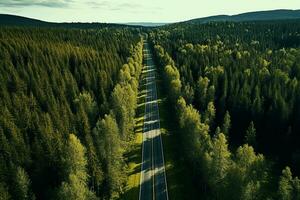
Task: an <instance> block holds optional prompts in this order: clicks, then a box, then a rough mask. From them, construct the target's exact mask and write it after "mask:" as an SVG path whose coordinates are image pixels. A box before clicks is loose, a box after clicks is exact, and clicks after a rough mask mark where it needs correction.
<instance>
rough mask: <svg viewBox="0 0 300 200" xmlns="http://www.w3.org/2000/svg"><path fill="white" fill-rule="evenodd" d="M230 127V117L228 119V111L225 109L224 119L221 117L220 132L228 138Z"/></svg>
mask: <svg viewBox="0 0 300 200" xmlns="http://www.w3.org/2000/svg"><path fill="white" fill-rule="evenodd" d="M230 127H231V119H230V114H229V112H228V111H226V113H225V116H224V119H223V125H222V132H223V133H224V135H225V136H226V137H227V138H229V130H230Z"/></svg>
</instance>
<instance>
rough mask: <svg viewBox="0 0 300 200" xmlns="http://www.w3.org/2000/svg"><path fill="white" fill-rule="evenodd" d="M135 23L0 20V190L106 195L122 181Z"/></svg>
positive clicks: (136, 59) (129, 132)
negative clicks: (71, 25)
mask: <svg viewBox="0 0 300 200" xmlns="http://www.w3.org/2000/svg"><path fill="white" fill-rule="evenodd" d="M142 44H143V43H142V40H141V36H140V30H139V29H135V28H131V29H128V28H119V27H109V28H107V27H106V28H102V29H87V30H81V29H51V28H25V27H23V28H17V27H10V28H9V27H1V28H0V57H1V58H0V160H1V162H0V194H1V198H0V199H20V200H21V199H22V200H26V199H64V200H65V199H74V200H75V199H77V200H80V199H82V200H83V199H115V198H118V196H119V195H120V194H121V193H122V188H123V187H124V184H125V183H126V178H127V174H126V173H124V169H125V168H126V167H127V166H126V163H125V158H124V152H126V151H127V150H128V149H130V148H131V142H132V138H133V137H134V135H133V126H134V121H133V119H134V116H135V107H136V101H137V90H138V81H139V75H140V73H141V68H142V48H143V46H142Z"/></svg>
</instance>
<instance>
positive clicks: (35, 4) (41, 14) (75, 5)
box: [0, 0, 300, 23]
mask: <svg viewBox="0 0 300 200" xmlns="http://www.w3.org/2000/svg"><path fill="white" fill-rule="evenodd" d="M274 9H300V0H0V13H2V14H14V15H20V16H26V17H30V18H35V19H40V20H44V21H50V22H107V23H125V22H178V21H184V20H189V19H194V18H199V17H206V16H212V15H220V14H229V15H233V14H239V13H244V12H249V11H261V10H274Z"/></svg>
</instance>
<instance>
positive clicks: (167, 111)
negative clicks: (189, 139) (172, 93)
mask: <svg viewBox="0 0 300 200" xmlns="http://www.w3.org/2000/svg"><path fill="white" fill-rule="evenodd" d="M157 87H158V90H157V92H158V98H159V113H160V120H161V121H160V128H161V134H162V142H163V148H164V156H165V167H166V174H167V183H168V192H169V199H172V200H182V199H189V200H193V199H199V195H198V196H196V194H197V192H196V188H195V186H194V184H193V183H192V181H191V180H193V177H192V176H193V175H192V174H191V171H190V170H189V168H188V167H187V165H185V163H184V161H183V159H182V158H181V157H180V155H182V153H181V152H180V151H181V148H180V139H179V137H178V135H179V133H178V131H179V129H178V124H176V121H175V119H174V117H175V115H174V114H172V113H171V112H172V111H171V108H170V104H169V102H168V101H167V98H166V89H164V88H163V83H162V79H161V76H160V75H159V74H158V76H157Z"/></svg>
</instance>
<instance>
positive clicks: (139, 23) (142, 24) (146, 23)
mask: <svg viewBox="0 0 300 200" xmlns="http://www.w3.org/2000/svg"><path fill="white" fill-rule="evenodd" d="M167 24H168V23H152V22H129V23H126V25H131V26H144V27H158V26H164V25H167Z"/></svg>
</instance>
